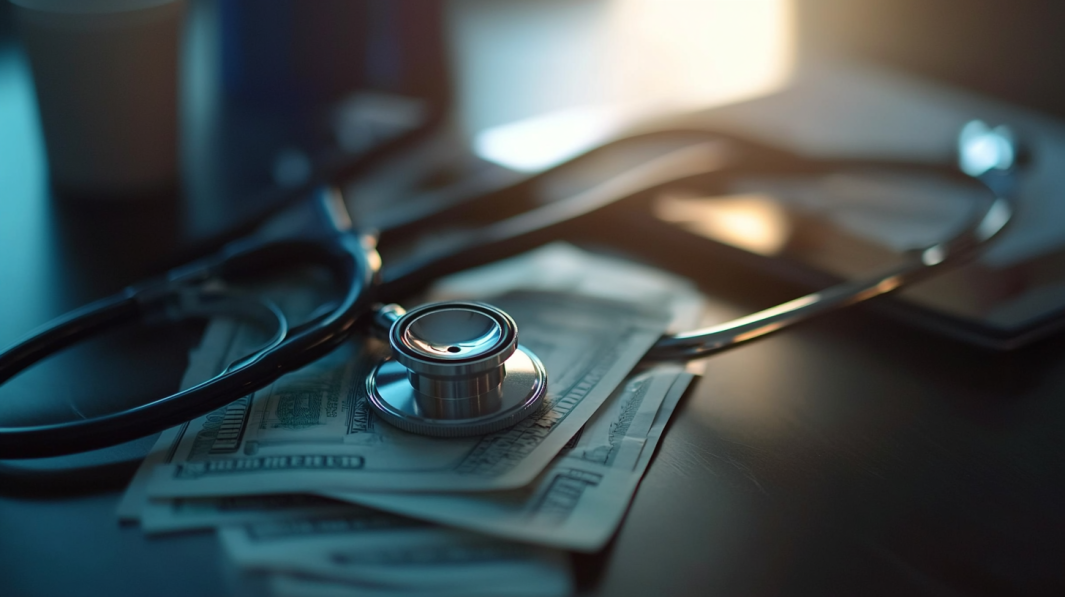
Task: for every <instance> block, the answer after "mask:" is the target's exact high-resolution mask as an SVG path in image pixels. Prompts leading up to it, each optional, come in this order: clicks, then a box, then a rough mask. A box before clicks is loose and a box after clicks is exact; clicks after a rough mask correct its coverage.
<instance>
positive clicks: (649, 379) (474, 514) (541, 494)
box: [327, 368, 692, 552]
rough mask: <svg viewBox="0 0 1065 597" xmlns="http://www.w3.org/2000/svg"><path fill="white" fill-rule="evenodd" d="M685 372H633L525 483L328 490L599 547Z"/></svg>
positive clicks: (506, 531) (491, 528)
mask: <svg viewBox="0 0 1065 597" xmlns="http://www.w3.org/2000/svg"><path fill="white" fill-rule="evenodd" d="M691 379H692V376H691V375H690V374H688V373H683V372H681V371H680V370H679V369H670V368H660V369H658V370H655V371H651V372H648V373H645V374H642V375H638V376H636V377H635V378H633V379H632V380H630V381H629V382H627V383H626V384H625V386H624V387H623V388H620V389H619V390H618V391H617V392H616V395H615V396H614V397H613V398H612V399H611V401H610V402H609V403H608V404H607V405H605V406H604V407H603V409H602V410H601V411H600V412H599V413H596V416H595V417H594V418H593V419H592V420H591V421H589V422H588V424H587V425H586V426H585V427H584V429H583V430H582V432H581V434H580V436H579V437H577V438H575V440H576V441H575V442H573V445H572V446H571V447H570V448H568V449H567V450H564V451H563V453H562V454H561V455H559V457H557V458H556V459H555V461H554V462H553V463H552V464H551V466H550V467H548V469H547V470H546V471H545V472H544V473H543V474H542V475H540V477H539V478H538V479H537V480H536V481H535V482H534V483H532V484H530V485H529V486H528V487H523V488H521V489H517V490H511V491H504V492H488V493H477V494H471V493H465V494H461V493H453V494H371V493H352V492H330V493H328V494H327V495H329V496H330V497H334V498H337V499H343V500H348V501H351V502H354V503H358V504H363V505H366V506H372V507H374V508H378V509H381V510H387V511H390V512H396V513H400V514H405V515H408V516H412V517H415V518H420V519H424V520H431V521H434V522H439V523H442V524H446V525H450V526H455V527H461V528H466V529H470V530H475V531H479V532H482V533H486V534H489V535H494V536H498V537H505V538H510V539H517V540H521V541H524V542H529V543H537V544H541V545H548V546H553V547H559V548H564V549H570V550H575V551H585V552H592V551H597V550H599V549H600V548H602V547H603V545H605V544H606V542H607V541H609V540H610V537H611V536H612V535H613V534H614V532H615V531H616V530H617V527H618V525H619V524H620V522H621V519H622V518H623V517H624V515H625V511H626V510H627V509H628V506H629V502H630V501H631V500H632V496H633V495H634V494H635V492H636V487H637V485H638V484H639V482H640V479H641V478H642V477H643V473H644V471H646V470H647V466H648V464H649V463H650V461H651V457H652V454H653V452H654V450H655V447H656V446H657V444H658V440H659V439H660V438H661V436H662V432H663V431H664V429H665V427H666V424H667V422H668V421H669V418H670V415H671V414H672V413H673V411H674V409H675V408H676V406H677V403H678V401H679V400H680V398H681V395H682V394H683V393H684V390H685V389H686V388H687V386H688V384H689V382H690V381H691Z"/></svg>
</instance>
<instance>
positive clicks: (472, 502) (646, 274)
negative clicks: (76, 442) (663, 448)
mask: <svg viewBox="0 0 1065 597" xmlns="http://www.w3.org/2000/svg"><path fill="white" fill-rule="evenodd" d="M304 282H305V281H302V280H301V281H300V282H299V283H295V282H289V283H286V284H282V285H281V286H280V288H277V289H274V290H273V291H272V292H273V294H272V295H271V296H272V297H273V298H274V299H275V300H276V301H277V302H278V303H279V304H280V305H281V306H282V308H283V309H284V310H285V311H286V312H288V313H290V314H297V315H298V314H300V313H303V314H306V313H309V312H311V311H312V310H313V309H314V307H315V305H317V304H319V302H320V301H321V297H320V296H318V295H317V293H316V291H315V290H314V285H313V284H306V283H304ZM452 298H476V299H483V300H486V301H490V302H492V303H493V304H495V305H497V306H499V307H501V308H503V309H505V310H506V311H508V312H509V313H510V314H511V315H512V316H513V317H514V318H515V320H516V321H517V323H518V330H519V341H520V342H521V343H522V344H523V345H525V346H527V347H528V348H530V349H531V350H532V351H534V352H535V353H536V354H537V355H538V356H539V357H540V359H541V360H542V361H543V362H544V365H545V366H546V368H547V370H548V395H547V398H546V399H545V405H544V407H543V408H542V409H541V410H540V411H538V412H537V413H535V414H534V415H533V416H531V417H530V418H528V419H526V420H525V421H522V422H521V423H519V424H517V425H515V426H514V427H512V428H510V429H506V430H503V431H499V432H496V433H492V434H489V435H486V436H483V437H473V438H464V439H435V438H429V437H423V436H418V435H412V434H409V433H405V432H403V431H400V430H398V429H396V428H393V427H391V426H389V425H388V424H387V423H384V422H383V421H381V420H379V419H377V418H376V417H375V416H374V415H373V413H372V412H371V411H370V410H369V408H368V405H367V402H366V399H365V389H364V388H365V384H364V379H365V376H366V374H367V371H368V369H369V368H370V367H371V366H372V365H373V364H374V362H375V361H376V360H377V359H379V358H380V357H381V355H382V354H385V353H386V352H387V349H385V348H384V347H383V346H382V345H381V343H379V342H376V341H374V340H371V339H368V338H360V339H358V340H357V341H354V342H352V343H351V344H350V345H347V346H344V347H342V348H340V349H338V350H336V351H335V352H333V353H332V354H331V355H329V356H327V357H325V358H323V359H321V360H320V361H318V362H316V363H314V364H312V365H310V366H308V367H306V368H304V369H302V370H300V371H297V372H295V373H292V374H289V375H287V376H285V377H283V378H281V379H280V380H278V381H277V382H275V383H274V384H273V385H271V386H269V387H267V388H265V389H263V390H260V391H258V392H256V393H255V394H254V395H250V396H246V397H244V398H241V399H240V400H237V401H235V402H233V403H231V404H229V405H227V406H226V407H224V408H220V409H218V410H217V411H215V412H212V413H210V414H208V415H205V416H202V417H199V418H197V419H195V420H192V421H189V422H188V423H186V424H184V425H181V426H180V427H176V428H174V429H170V430H168V431H166V432H164V433H163V434H162V435H161V436H160V437H159V440H158V442H157V444H156V446H155V448H154V449H153V451H152V452H151V453H150V454H149V456H148V457H147V458H146V459H145V461H144V463H143V465H142V466H141V468H140V470H139V471H138V473H137V475H136V477H135V478H134V480H133V481H132V483H131V485H130V487H129V489H128V491H127V493H126V495H125V497H124V498H123V500H122V503H121V505H120V506H119V512H118V514H119V517H120V519H122V520H135V521H138V522H139V524H140V525H141V528H142V529H143V530H144V532H146V533H149V534H162V533H173V532H188V531H202V530H205V529H214V530H215V532H217V534H218V536H219V538H220V541H221V542H222V544H223V546H224V548H225V551H226V553H227V554H228V556H229V558H230V561H231V562H232V564H233V565H234V566H235V567H236V568H237V569H238V570H239V571H240V575H239V577H240V579H241V580H240V585H241V586H243V587H253V588H251V589H249V594H260V593H264V592H268V593H270V594H273V595H292V596H296V595H299V596H303V597H306V596H314V595H322V596H327V595H329V596H332V595H338V596H339V595H378V594H380V595H386V594H387V595H408V594H409V595H456V596H458V595H462V596H476V595H504V596H505V595H521V596H524V595H530V596H532V595H537V596H539V595H565V594H569V593H571V592H572V591H573V586H572V579H571V574H570V570H569V553H568V552H571V551H577V552H594V551H597V550H599V549H601V548H602V547H603V546H604V545H605V544H606V543H607V542H608V541H609V540H610V538H611V537H612V536H613V534H614V533H615V531H616V530H617V528H618V526H619V525H620V524H621V521H622V518H623V517H624V514H625V511H626V509H627V508H628V505H629V502H630V501H631V499H632V497H633V495H634V494H635V492H636V488H637V486H638V484H639V481H640V478H641V477H642V475H643V473H644V471H645V470H646V469H647V466H648V464H649V462H650V460H651V457H652V455H653V453H654V450H655V447H656V445H657V444H658V441H659V439H660V438H661V437H662V434H663V431H664V429H665V427H666V424H667V422H668V420H669V417H670V415H671V414H672V413H673V411H674V410H675V409H676V407H677V404H678V401H679V400H680V398H681V395H682V394H683V392H684V390H685V388H686V387H687V386H688V384H689V382H690V381H691V379H692V374H691V373H690V372H688V371H686V370H685V369H683V368H681V367H679V366H673V365H668V366H667V365H659V366H653V367H643V368H641V367H637V364H638V363H639V361H640V359H641V357H642V356H643V354H644V353H645V352H646V351H647V349H648V348H649V347H650V346H651V345H652V344H653V343H654V342H655V340H656V339H657V338H658V337H659V336H661V335H662V333H663V332H665V331H667V329H670V328H685V327H689V326H692V325H694V324H696V323H697V322H698V320H699V318H700V316H701V314H702V310H703V300H702V297H701V295H700V294H699V293H698V292H697V291H696V290H695V289H694V288H693V287H692V286H691V285H690V284H689V283H688V282H686V281H684V280H681V279H678V278H676V277H674V276H670V275H667V274H663V273H661V272H658V271H656V270H654V269H651V268H647V267H642V266H638V265H635V264H631V263H628V262H625V261H619V260H615V259H610V258H605V257H601V256H596V255H592V254H589V253H586V252H583V251H581V250H578V249H576V248H574V247H572V246H569V245H564V244H556V245H549V246H547V247H544V248H542V249H539V250H537V251H534V252H532V253H529V254H526V255H523V256H520V257H518V258H515V259H511V260H507V261H503V262H499V263H496V264H493V265H491V266H487V267H484V268H479V269H477V270H471V271H469V272H465V273H462V274H459V275H456V276H452V277H449V278H447V279H445V280H442V281H441V282H440V283H438V284H437V285H436V286H435V287H434V289H433V291H432V293H431V295H430V296H429V297H427V300H442V299H452ZM260 333H261V332H259V331H257V330H255V329H253V328H252V327H250V326H248V325H245V324H242V323H240V322H238V321H234V320H229V319H217V320H214V321H212V322H211V324H210V325H209V326H208V328H207V330H206V332H205V335H204V338H203V341H202V343H201V345H200V346H199V347H198V348H197V349H195V350H194V351H192V353H191V354H190V363H189V368H188V371H187V373H186V376H185V380H184V383H185V384H186V385H193V384H196V383H199V382H201V381H203V380H205V379H208V378H209V377H211V376H212V375H214V374H216V373H217V372H218V371H220V370H222V369H224V367H225V366H226V365H227V364H228V363H230V362H232V361H233V360H235V359H237V358H240V357H242V356H245V355H246V354H248V353H249V352H251V351H252V350H254V347H255V346H256V344H257V343H258V342H259V341H261V338H260V337H259V334H260Z"/></svg>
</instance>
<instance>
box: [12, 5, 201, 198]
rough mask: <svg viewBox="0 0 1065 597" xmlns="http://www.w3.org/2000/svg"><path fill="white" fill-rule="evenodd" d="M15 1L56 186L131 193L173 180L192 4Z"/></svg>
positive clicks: (93, 193)
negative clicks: (182, 55)
mask: <svg viewBox="0 0 1065 597" xmlns="http://www.w3.org/2000/svg"><path fill="white" fill-rule="evenodd" d="M10 1H11V3H12V4H14V5H15V6H16V11H17V13H18V21H19V25H20V29H21V32H22V36H23V40H24V42H25V46H26V49H27V53H28V55H29V59H30V64H31V66H32V70H33V78H34V83H35V85H36V90H37V103H38V106H39V108H40V115H41V123H42V126H43V128H44V138H45V145H46V148H47V152H48V164H49V173H50V177H51V181H52V185H53V188H54V189H55V190H56V192H57V193H59V194H61V195H74V196H84V197H94V198H96V197H98V198H126V197H139V196H144V195H146V194H151V193H152V192H153V191H158V190H160V189H165V188H169V187H173V186H174V185H175V184H176V182H177V178H178V122H177V120H178V118H177V114H178V110H177V101H178V52H179V45H180V44H179V41H180V37H181V26H182V22H183V16H184V12H185V1H184V0H10Z"/></svg>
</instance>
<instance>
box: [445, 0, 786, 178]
mask: <svg viewBox="0 0 1065 597" xmlns="http://www.w3.org/2000/svg"><path fill="white" fill-rule="evenodd" d="M450 6H451V15H452V16H451V19H450V20H451V36H452V38H453V42H454V56H455V60H456V62H457V64H456V65H455V71H456V78H457V81H458V88H459V89H458V95H459V102H458V104H459V112H460V120H461V121H462V124H463V126H464V128H465V130H466V131H467V133H468V134H470V135H471V137H472V138H473V140H474V147H475V151H476V152H477V154H478V155H479V156H480V157H482V158H484V159H486V160H489V161H492V162H495V163H497V164H500V165H503V166H506V167H509V168H513V169H516V170H520V171H530V172H531V171H538V170H542V169H544V168H547V167H550V166H552V165H555V164H558V163H560V162H562V161H564V160H565V159H567V158H569V157H572V156H573V155H575V154H577V153H580V152H581V151H584V150H586V149H589V148H591V147H593V146H595V145H597V144H600V143H602V142H604V141H606V140H608V139H610V138H613V137H616V136H618V135H619V134H621V133H622V132H623V131H625V130H627V129H631V128H633V127H635V126H637V125H639V124H640V123H643V122H646V121H648V120H649V119H652V118H656V117H661V116H665V115H671V114H676V113H679V112H690V111H695V110H702V109H707V108H711V107H714V106H717V105H721V104H725V103H730V102H735V101H739V100H742V99H747V98H751V97H756V96H760V95H765V94H767V93H770V92H772V91H775V90H777V89H779V88H781V87H783V86H784V84H785V83H786V82H787V78H788V76H789V75H790V72H791V70H792V62H793V59H794V39H793V37H794V31H793V30H794V23H793V14H792V12H793V11H792V0H585V1H582V2H571V3H555V2H551V3H537V2H526V3H515V2H498V1H495V0H493V1H492V2H487V1H485V0H454V1H453V2H452V4H451V5H450Z"/></svg>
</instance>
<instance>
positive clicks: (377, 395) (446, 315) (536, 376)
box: [366, 301, 547, 437]
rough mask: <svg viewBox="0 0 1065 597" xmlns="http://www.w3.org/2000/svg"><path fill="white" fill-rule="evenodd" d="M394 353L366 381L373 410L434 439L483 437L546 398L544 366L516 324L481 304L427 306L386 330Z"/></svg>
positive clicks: (399, 425) (507, 317)
mask: <svg viewBox="0 0 1065 597" xmlns="http://www.w3.org/2000/svg"><path fill="white" fill-rule="evenodd" d="M388 341H389V344H390V345H391V347H392V356H391V357H390V358H387V359H385V360H383V361H381V362H380V363H379V364H378V365H377V367H376V368H375V369H374V371H373V373H372V374H371V375H370V376H368V377H367V379H366V386H367V387H366V390H367V393H368V395H369V399H370V404H371V405H372V406H373V408H374V410H375V411H376V412H377V414H378V415H380V416H381V418H383V419H384V420H385V421H387V422H388V423H391V424H392V425H394V426H396V427H399V428H400V429H403V430H405V431H410V432H412V433H419V434H422V435H430V436H435V437H464V436H471V435H482V434H485V433H491V432H493V431H498V430H500V429H504V428H506V427H510V426H511V425H514V424H515V423H517V422H518V421H520V420H522V419H524V418H525V417H527V416H528V415H530V414H532V413H533V412H534V411H536V409H538V408H539V407H540V405H541V404H542V403H543V399H544V394H545V393H546V391H547V372H546V370H545V369H544V366H543V364H542V363H541V362H540V360H539V359H538V358H536V356H535V355H533V354H532V353H531V352H530V351H529V350H528V349H526V348H525V347H523V346H521V345H520V344H518V326H517V324H516V323H515V322H514V320H513V319H512V318H511V317H510V316H509V315H507V314H506V313H505V312H503V311H501V310H499V309H496V308H495V307H492V306H490V305H486V304H484V303H473V302H457V301H453V302H445V303H435V304H431V305H424V306H422V307H418V308H416V309H413V310H411V311H410V312H408V313H407V314H405V315H403V316H402V317H400V318H399V319H397V320H396V321H395V322H394V323H393V324H392V326H391V329H390V330H389V333H388Z"/></svg>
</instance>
